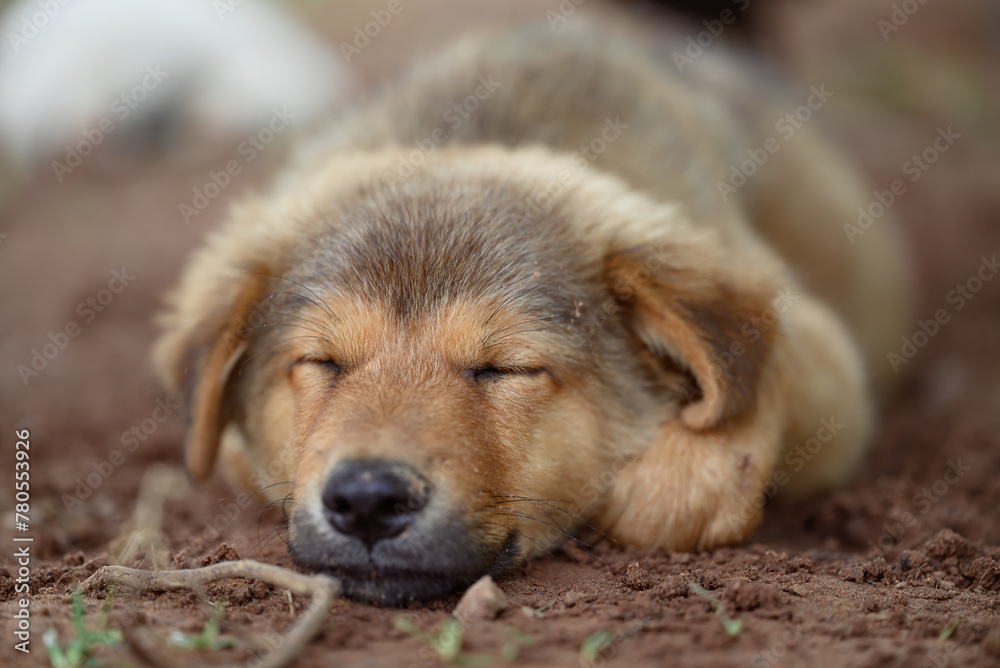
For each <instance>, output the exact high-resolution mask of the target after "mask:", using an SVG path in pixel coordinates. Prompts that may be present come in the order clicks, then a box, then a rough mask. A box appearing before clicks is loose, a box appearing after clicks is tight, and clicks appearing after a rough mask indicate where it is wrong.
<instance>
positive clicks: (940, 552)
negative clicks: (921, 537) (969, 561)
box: [924, 529, 970, 559]
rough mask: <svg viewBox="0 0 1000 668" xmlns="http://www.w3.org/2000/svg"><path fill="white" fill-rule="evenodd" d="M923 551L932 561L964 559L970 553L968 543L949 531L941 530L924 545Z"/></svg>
mask: <svg viewBox="0 0 1000 668" xmlns="http://www.w3.org/2000/svg"><path fill="white" fill-rule="evenodd" d="M924 549H925V550H926V551H927V554H929V555H930V556H931V557H933V558H934V559H946V558H948V557H964V556H965V555H967V554H968V553H969V551H970V548H969V541H967V540H966V539H965V538H963V537H962V536H960V535H958V534H957V533H955V532H954V531H952V530H951V529H941V531H939V532H938V533H937V535H936V536H934V538H931V539H930V540H929V541H927V542H926V543H924Z"/></svg>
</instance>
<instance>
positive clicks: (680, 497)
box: [596, 296, 871, 550]
mask: <svg viewBox="0 0 1000 668" xmlns="http://www.w3.org/2000/svg"><path fill="white" fill-rule="evenodd" d="M781 327H782V333H781V336H780V338H779V340H778V341H777V342H776V345H775V349H774V351H773V354H772V357H771V359H770V361H769V364H768V368H767V371H766V372H765V373H764V374H763V376H762V378H761V380H760V383H759V384H758V386H757V401H756V405H755V407H754V409H753V411H752V412H751V413H750V414H749V415H746V416H743V417H742V418H741V419H740V420H739V421H738V422H736V423H726V424H723V425H721V426H718V427H716V428H713V429H711V430H707V431H696V430H693V429H690V428H688V427H687V426H685V425H684V424H683V423H682V422H680V421H679V420H672V421H670V422H668V423H666V424H664V425H663V426H662V429H661V430H660V432H659V433H658V435H657V437H656V439H655V440H654V441H653V443H651V444H650V446H649V447H648V448H647V450H646V451H645V452H644V453H643V454H642V455H641V456H640V457H639V458H638V459H637V460H635V461H633V462H632V463H630V464H629V465H628V467H626V469H625V470H623V471H622V472H621V474H620V475H619V476H618V477H617V479H616V480H615V483H614V485H613V487H612V489H611V490H610V492H609V495H608V498H607V503H606V505H605V507H604V510H603V512H602V513H601V514H600V515H599V517H598V519H597V522H596V524H597V526H598V527H599V528H601V529H602V530H604V531H605V532H606V533H608V534H609V535H610V536H611V537H612V538H614V539H616V540H618V541H621V542H623V543H627V544H632V545H637V546H641V547H649V548H660V549H670V550H694V549H708V548H711V547H715V546H719V545H726V544H732V543H737V542H739V541H742V540H743V539H745V538H746V537H747V536H748V535H749V534H750V533H751V532H752V531H753V530H754V529H755V528H756V526H757V525H758V524H759V523H760V520H761V518H762V509H763V505H764V502H765V501H766V499H767V498H769V497H771V496H773V495H774V494H776V493H777V492H783V493H786V492H787V493H791V494H793V495H801V494H806V493H811V492H814V491H816V490H818V489H821V488H823V487H826V486H830V485H833V484H836V483H839V482H842V481H843V479H844V478H845V477H847V476H848V475H849V474H850V473H851V472H852V471H853V470H854V468H855V467H856V465H857V463H858V461H859V459H860V457H861V455H862V454H863V451H864V445H865V443H866V441H867V438H868V435H869V430H870V426H871V408H870V401H869V398H868V394H867V390H866V387H865V379H864V373H863V370H862V365H861V361H860V356H859V354H858V352H857V350H856V348H855V346H854V344H853V342H852V341H851V339H850V337H849V335H848V334H847V332H846V330H845V329H844V327H843V326H842V325H841V323H840V322H839V321H838V319H837V318H836V317H835V316H834V315H833V314H832V313H831V312H830V311H829V310H828V309H827V308H825V307H824V306H822V305H821V304H820V303H819V302H817V301H816V300H814V299H812V298H810V297H805V296H803V297H801V298H800V301H799V302H798V303H796V304H794V305H793V306H792V307H791V308H790V309H789V311H788V312H787V313H786V314H785V315H784V316H783V318H782V323H781ZM816 444H818V447H817V445H816Z"/></svg>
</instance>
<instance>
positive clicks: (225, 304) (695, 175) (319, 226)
mask: <svg viewBox="0 0 1000 668" xmlns="http://www.w3.org/2000/svg"><path fill="white" fill-rule="evenodd" d="M613 32H614V31H612V30H610V29H605V28H601V29H598V28H594V27H592V26H587V25H581V26H570V25H566V26H563V27H562V28H561V29H560V30H559V31H557V32H554V33H553V32H552V31H550V30H549V29H548V27H547V26H545V25H542V26H533V27H527V28H523V29H520V30H517V31H514V32H507V33H502V34H496V35H492V36H486V37H483V36H480V37H477V38H474V39H467V40H465V41H462V42H460V43H458V44H457V45H455V46H453V47H451V48H450V49H448V50H446V51H445V52H443V53H442V54H440V55H439V56H437V57H434V58H430V59H427V60H424V61H422V62H420V63H418V64H417V65H416V66H415V67H414V68H413V69H412V70H411V71H410V72H409V73H408V74H407V75H406V76H404V77H403V78H402V79H400V80H399V81H397V82H395V83H394V84H392V85H390V86H389V87H388V88H386V89H385V90H384V91H383V92H382V93H381V94H380V95H378V96H377V97H376V98H375V99H374V100H373V101H371V102H370V103H368V104H366V105H364V106H363V107H361V108H360V109H358V110H356V111H355V112H353V113H351V114H348V115H346V116H345V117H343V118H340V119H338V121H337V123H336V125H335V128H334V129H333V130H332V131H330V132H329V133H328V134H327V135H326V136H325V137H324V138H323V139H322V141H320V142H319V143H318V144H316V145H315V146H314V147H313V149H312V150H311V151H310V153H309V155H306V156H303V157H302V158H301V159H300V160H299V163H298V165H297V166H296V167H294V168H291V169H290V170H289V171H287V172H286V173H285V174H284V175H283V177H282V178H281V179H280V181H279V183H278V184H277V185H276V187H275V188H274V189H273V191H272V192H270V193H269V194H268V195H267V196H265V197H259V198H256V199H251V200H249V201H246V202H244V203H243V204H242V206H240V207H239V208H238V209H237V210H236V211H234V212H233V213H232V215H231V220H229V221H228V223H227V224H225V225H224V226H223V227H222V228H221V229H220V230H219V231H217V232H216V233H215V234H213V235H212V236H211V238H210V239H209V240H208V242H207V243H206V245H205V246H204V247H203V248H202V249H201V250H200V251H199V252H198V253H197V254H196V255H195V257H194V258H193V260H192V262H191V264H190V266H189V267H188V268H187V271H186V273H185V274H184V277H183V279H182V281H181V283H180V286H179V287H178V288H177V289H176V290H175V291H174V292H173V293H172V296H171V298H170V302H169V303H170V305H169V309H168V311H167V312H166V313H165V314H164V316H163V318H162V327H163V334H162V337H161V339H160V341H159V343H158V345H157V348H156V352H155V357H156V362H157V364H158V368H159V370H160V372H161V374H162V376H163V378H164V379H165V380H166V382H167V384H168V385H169V386H170V388H172V389H173V390H174V391H175V392H176V393H178V395H181V396H183V397H184V399H185V401H186V405H187V407H188V409H189V414H190V422H189V434H188V437H187V443H186V456H187V466H188V468H189V470H190V472H191V474H192V475H193V476H194V477H195V478H196V479H198V480H206V479H208V478H209V476H210V475H211V473H212V471H213V467H214V465H215V463H216V460H217V459H218V458H219V457H220V456H221V458H222V461H223V468H224V471H225V472H226V474H227V476H228V477H229V479H230V480H231V481H232V482H233V483H234V484H235V485H237V486H241V487H243V488H246V489H248V490H250V491H257V490H258V489H260V488H262V487H265V486H267V485H272V484H275V483H287V484H286V485H284V486H274V487H271V488H269V490H268V491H267V493H269V494H271V493H273V497H272V498H280V497H283V496H285V494H287V493H289V492H291V495H292V496H291V498H292V499H293V503H292V504H291V508H292V510H291V516H290V527H289V538H290V541H289V547H290V550H291V554H292V556H293V557H294V559H295V561H296V562H297V563H299V564H300V565H302V566H305V567H308V568H310V569H314V570H322V571H327V572H330V573H332V574H334V575H336V576H338V577H340V578H341V579H342V581H343V583H344V586H345V590H346V592H347V594H348V595H349V596H352V597H354V598H357V599H362V600H369V601H376V602H381V603H384V604H402V603H405V602H407V601H411V600H421V599H428V598H432V597H437V596H442V595H446V594H449V593H451V592H453V591H456V590H457V589H460V588H461V587H463V586H466V585H468V584H469V583H471V582H472V581H474V580H475V579H477V578H478V577H480V576H482V575H483V574H486V573H491V574H493V575H497V574H500V573H503V572H504V571H507V570H509V569H510V568H511V567H513V566H515V565H517V564H518V563H520V562H522V561H523V560H524V559H526V558H529V557H531V556H533V555H536V554H539V553H541V552H544V551H546V550H547V549H550V548H552V547H553V546H554V545H556V544H558V543H559V542H560V541H561V540H564V539H565V538H566V536H569V535H572V534H573V533H574V532H576V531H578V530H581V529H583V528H585V527H592V528H595V529H596V530H598V531H600V532H601V533H602V534H604V535H606V536H607V537H609V538H610V539H613V540H616V541H619V542H621V543H624V544H626V545H632V546H638V547H643V548H659V549H665V550H696V549H708V548H712V547H715V546H719V545H726V544H731V543H736V542H738V541H740V540H742V539H744V538H745V537H747V536H748V535H749V534H750V533H751V532H752V531H753V529H754V528H755V527H756V526H757V524H758V523H759V521H760V519H761V508H762V506H763V505H764V503H763V502H764V501H765V500H766V499H767V498H769V497H770V496H773V495H774V493H776V492H777V491H779V490H780V491H781V492H782V493H783V494H791V495H802V494H807V493H810V492H814V491H816V490H819V489H822V488H826V487H829V486H832V485H836V484H838V483H840V482H842V481H844V480H845V479H846V478H847V477H848V476H849V475H850V474H851V473H852V472H853V471H854V470H855V469H856V468H857V466H858V464H859V462H860V461H861V459H862V457H863V454H864V451H865V446H866V442H867V440H868V437H869V434H870V432H871V429H872V414H873V407H874V406H875V405H876V401H877V398H878V397H879V396H880V395H881V394H882V393H884V392H885V391H886V388H887V387H888V386H889V385H890V377H891V375H892V374H891V373H890V369H889V368H888V363H887V362H886V359H885V354H886V353H887V351H889V350H890V349H891V347H892V344H893V343H894V342H895V341H896V340H897V339H896V337H897V335H898V334H899V333H900V331H901V330H902V326H903V324H904V323H905V321H906V318H907V304H908V295H909V279H908V272H907V265H906V262H905V260H904V256H903V254H902V251H901V250H900V246H899V239H898V236H897V230H896V229H895V228H894V227H893V224H892V222H891V221H890V220H889V219H888V217H886V218H883V219H881V220H880V221H879V222H878V224H877V225H875V226H873V227H871V228H870V229H868V230H867V231H866V232H865V234H864V236H863V237H861V238H860V239H855V240H854V241H855V243H851V242H850V241H849V240H848V238H847V236H845V234H844V224H845V223H851V222H853V221H854V219H855V217H856V214H855V212H856V210H857V208H858V206H860V205H862V204H865V203H866V190H865V188H864V187H863V186H862V185H861V184H860V182H859V181H858V179H857V177H856V176H855V174H854V172H853V171H852V170H851V168H850V167H849V166H848V165H847V164H846V163H845V162H844V160H843V158H842V157H841V156H840V155H839V154H838V153H837V151H836V150H834V148H833V147H832V146H831V145H830V144H829V143H827V141H826V140H825V139H824V138H823V137H822V136H821V134H820V132H819V129H818V127H815V126H816V124H817V122H816V121H813V123H811V124H809V123H806V124H800V125H799V127H798V128H797V130H796V132H795V133H794V137H790V138H786V137H783V136H782V135H780V134H778V133H776V131H775V122H776V121H779V120H780V119H781V118H782V117H783V116H784V115H785V113H787V112H788V111H790V110H793V109H794V107H795V105H796V104H801V103H802V102H803V101H804V100H797V98H795V97H794V96H793V98H792V99H793V100H797V101H795V102H794V104H793V105H792V106H791V107H789V106H783V104H784V102H783V101H780V100H779V101H776V100H775V99H774V98H773V97H772V93H771V92H768V91H770V90H771V85H770V84H769V83H767V82H763V81H760V80H755V79H753V78H752V77H753V76H755V75H753V74H752V73H747V72H745V71H742V70H740V69H735V68H734V66H733V65H732V64H730V63H729V62H726V61H725V60H724V59H723V60H719V59H718V57H716V56H713V55H711V54H706V55H705V56H704V57H703V59H702V62H701V63H700V64H699V70H698V71H697V72H693V73H692V74H691V76H689V77H687V78H685V80H682V79H681V78H680V77H678V76H677V74H676V69H675V68H674V67H673V63H671V62H670V60H669V59H665V58H657V57H656V56H654V55H650V53H649V52H646V51H644V50H643V49H641V48H640V47H639V46H636V44H637V42H638V41H639V40H637V39H636V38H634V37H632V36H630V35H628V34H624V35H617V34H612V33H613ZM686 74H687V73H686ZM774 95H778V94H777V93H775V94H774ZM768 140H771V141H770V142H769V141H768ZM774 142H776V143H777V145H778V147H779V149H780V150H777V151H773V150H771V149H766V153H765V155H766V156H767V158H766V164H765V165H764V166H763V167H760V169H757V170H753V171H754V172H756V173H754V174H752V175H750V176H745V178H744V179H743V181H744V182H743V183H740V182H739V179H737V178H736V177H735V176H734V174H735V173H736V171H738V170H742V169H746V167H741V165H744V163H745V162H746V161H747V160H748V159H750V158H752V157H753V155H758V156H759V155H760V153H759V151H764V150H765V149H763V148H762V147H765V146H770V147H771V148H773V143H774ZM748 151H750V152H751V153H748ZM748 156H750V157H748ZM747 171H749V170H748V169H747ZM734 183H739V185H734ZM727 185H728V187H726V186H727ZM279 490H280V491H279Z"/></svg>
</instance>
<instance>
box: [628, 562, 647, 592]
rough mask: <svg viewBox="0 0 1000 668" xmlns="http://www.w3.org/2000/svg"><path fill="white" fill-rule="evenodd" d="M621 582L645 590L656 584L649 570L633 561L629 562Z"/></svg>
mask: <svg viewBox="0 0 1000 668" xmlns="http://www.w3.org/2000/svg"><path fill="white" fill-rule="evenodd" d="M621 583H622V584H623V585H624V586H626V587H628V588H629V589H632V590H635V591H645V590H647V589H649V588H651V587H652V586H653V585H654V584H655V580H654V579H653V576H652V575H650V574H649V571H647V570H646V569H644V568H643V567H642V566H640V565H639V563H638V562H633V563H631V564H629V566H628V570H626V571H625V575H623V576H622V578H621Z"/></svg>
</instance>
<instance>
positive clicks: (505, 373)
mask: <svg viewBox="0 0 1000 668" xmlns="http://www.w3.org/2000/svg"><path fill="white" fill-rule="evenodd" d="M543 371H544V369H533V368H527V367H512V366H496V365H492V364H490V365H487V366H481V367H477V368H475V369H469V371H468V375H469V376H470V377H471V378H472V380H474V381H476V382H477V383H487V382H491V381H497V380H501V379H503V378H509V377H512V376H535V375H538V374H540V373H542V372H543Z"/></svg>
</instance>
